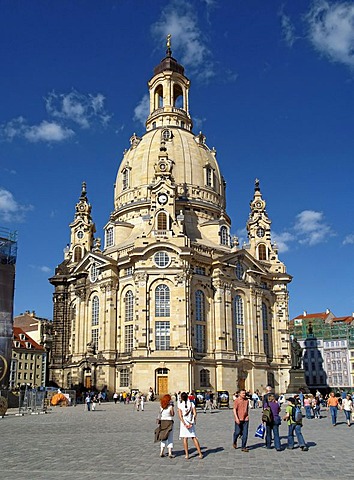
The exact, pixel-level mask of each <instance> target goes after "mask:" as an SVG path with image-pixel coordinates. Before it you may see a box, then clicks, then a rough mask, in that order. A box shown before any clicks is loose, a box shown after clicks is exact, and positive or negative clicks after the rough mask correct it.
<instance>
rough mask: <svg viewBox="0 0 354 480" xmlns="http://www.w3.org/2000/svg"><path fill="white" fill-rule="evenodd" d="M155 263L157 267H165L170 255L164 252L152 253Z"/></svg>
mask: <svg viewBox="0 0 354 480" xmlns="http://www.w3.org/2000/svg"><path fill="white" fill-rule="evenodd" d="M154 262H155V265H156V266H157V267H159V268H166V267H167V266H168V265H169V264H170V257H169V256H168V255H167V253H166V252H157V253H155V255H154Z"/></svg>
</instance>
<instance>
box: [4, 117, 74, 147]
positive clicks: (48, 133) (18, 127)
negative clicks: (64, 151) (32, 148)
mask: <svg viewBox="0 0 354 480" xmlns="http://www.w3.org/2000/svg"><path fill="white" fill-rule="evenodd" d="M73 135H75V133H74V132H73V130H71V129H70V128H65V127H63V126H62V125H60V124H59V123H56V122H47V121H45V120H43V121H42V122H41V123H40V124H39V125H29V124H28V123H27V121H26V120H25V119H24V118H23V117H18V118H14V119H13V120H10V121H9V122H8V123H6V124H4V125H1V126H0V137H2V138H3V139H5V140H8V141H10V142H11V141H12V140H14V139H15V137H18V138H25V139H26V140H28V141H29V142H61V141H63V140H66V139H67V138H70V137H71V136H73Z"/></svg>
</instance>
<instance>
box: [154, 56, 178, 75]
mask: <svg viewBox="0 0 354 480" xmlns="http://www.w3.org/2000/svg"><path fill="white" fill-rule="evenodd" d="M165 70H172V72H176V73H180V74H181V75H184V67H183V66H182V65H180V64H179V63H178V62H177V60H176V59H175V58H173V57H171V56H170V55H167V56H166V57H165V58H163V59H162V60H161V62H160V63H159V64H158V65H157V66H156V67H155V68H154V75H157V74H159V73H161V72H164V71H165Z"/></svg>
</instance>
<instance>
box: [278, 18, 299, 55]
mask: <svg viewBox="0 0 354 480" xmlns="http://www.w3.org/2000/svg"><path fill="white" fill-rule="evenodd" d="M280 21H281V28H282V33H283V37H284V40H285V42H286V43H287V44H288V45H289V46H290V47H292V46H293V45H294V43H295V41H296V40H297V37H296V35H295V27H294V25H293V24H292V22H291V20H290V17H289V16H288V15H285V14H284V13H283V12H280Z"/></svg>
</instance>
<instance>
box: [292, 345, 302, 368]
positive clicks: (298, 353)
mask: <svg viewBox="0 0 354 480" xmlns="http://www.w3.org/2000/svg"><path fill="white" fill-rule="evenodd" d="M301 361H302V348H301V347H300V344H299V342H298V341H297V338H293V340H292V341H291V368H292V369H294V370H299V369H300V368H301Z"/></svg>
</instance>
